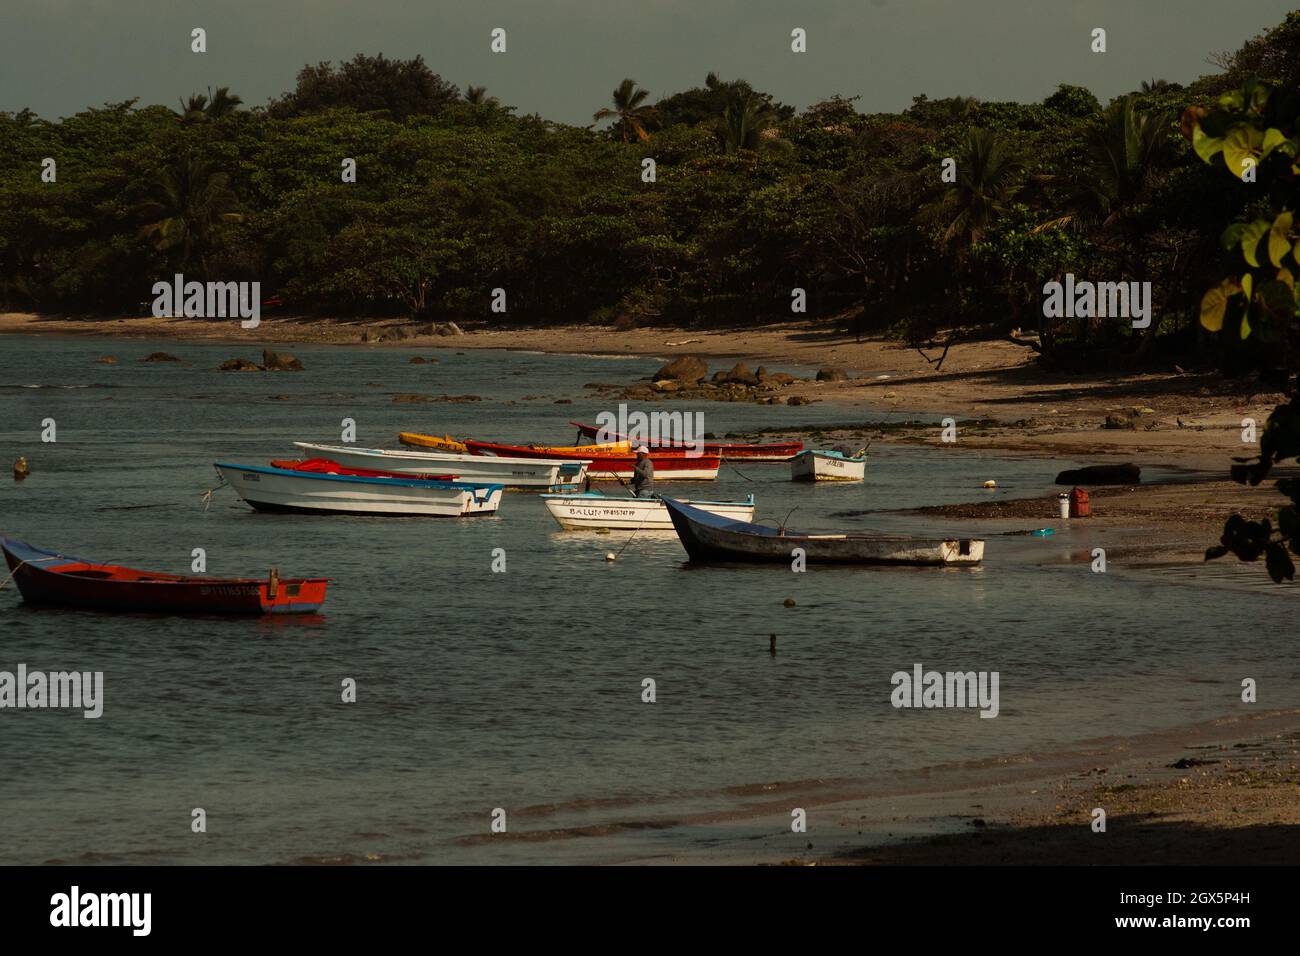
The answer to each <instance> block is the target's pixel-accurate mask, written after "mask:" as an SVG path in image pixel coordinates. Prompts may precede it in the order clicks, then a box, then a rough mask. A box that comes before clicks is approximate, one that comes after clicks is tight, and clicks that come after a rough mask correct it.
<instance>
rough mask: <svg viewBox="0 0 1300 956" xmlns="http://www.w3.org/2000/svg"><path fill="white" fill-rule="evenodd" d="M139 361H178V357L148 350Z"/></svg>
mask: <svg viewBox="0 0 1300 956" xmlns="http://www.w3.org/2000/svg"><path fill="white" fill-rule="evenodd" d="M114 361H116V359H114ZM140 361H141V362H179V361H180V359H178V358H177V357H176V356H175V355H170V354H168V353H167V352H150V353H149V354H148V355H146V356H145V357H144V358H142V359H140Z"/></svg>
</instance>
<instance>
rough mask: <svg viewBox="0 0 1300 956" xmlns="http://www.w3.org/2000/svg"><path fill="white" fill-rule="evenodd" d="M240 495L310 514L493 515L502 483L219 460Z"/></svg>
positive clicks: (266, 506)
mask: <svg viewBox="0 0 1300 956" xmlns="http://www.w3.org/2000/svg"><path fill="white" fill-rule="evenodd" d="M215 467H216V469H217V473H218V474H219V475H221V477H222V479H223V480H225V481H226V482H227V483H228V484H229V485H230V486H231V487H232V488H234V489H235V493H236V494H237V495H239V497H241V498H243V499H244V501H246V502H247V503H248V504H250V505H252V506H253V507H254V508H255V509H257V510H258V511H292V512H299V513H307V514H353V515H401V516H407V517H427V516H437V517H452V518H455V517H460V516H461V515H481V514H492V513H493V512H495V511H496V510H497V508H498V507H499V506H500V504H501V492H502V486H501V485H499V484H486V483H485V484H478V483H471V482H463V481H426V480H424V479H420V478H405V477H395V478H381V477H371V476H369V475H338V474H329V473H321V472H310V471H293V470H290V469H288V468H274V467H270V468H268V467H263V466H260V465H231V464H224V463H217V464H216V465H215Z"/></svg>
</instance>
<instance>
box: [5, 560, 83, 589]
mask: <svg viewBox="0 0 1300 956" xmlns="http://www.w3.org/2000/svg"><path fill="white" fill-rule="evenodd" d="M66 560H68V559H67V558H65V557H64V556H63V555H61V554H52V555H50V556H49V557H48V558H34V559H32V560H31V561H27V560H23V561H19V562H18V567H16V568H14V569H13V570H12V571H10V572H9V577H7V578H5V579H4V583H3V584H0V591H3V590H4V589H5V588H7V587H9V582H10V581H12V580H13V579H14V575H15V574H17V573H18V572H19V571H21V570H22V569H23V565H24V564H35V563H36V562H38V561H66Z"/></svg>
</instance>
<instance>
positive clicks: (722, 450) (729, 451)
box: [569, 422, 803, 461]
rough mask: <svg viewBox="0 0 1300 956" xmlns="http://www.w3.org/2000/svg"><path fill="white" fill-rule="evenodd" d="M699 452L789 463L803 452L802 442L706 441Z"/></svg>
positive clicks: (589, 428)
mask: <svg viewBox="0 0 1300 956" xmlns="http://www.w3.org/2000/svg"><path fill="white" fill-rule="evenodd" d="M569 424H570V425H573V426H574V427H575V428H577V429H578V432H579V434H582V435H585V436H586V437H588V438H593V439H594V438H599V437H600V436H601V429H600V428H598V427H596V426H595V425H584V424H583V423H582V422H570V423H569ZM610 437H612V438H614V439H615V440H616V441H620V442H629V441H631V439H629V438H628V437H627V436H626V435H618V434H613V435H611V436H610ZM646 445H647V447H649V448H662V449H665V450H670V449H685V448H686V444H685V443H684V442H679V441H657V442H646ZM701 450H702V451H703V452H704V453H705V454H706V455H718V456H719V457H721V458H722V460H723V461H789V460H790V458H791V457H792V456H794V455H797V454H799V452H800V451H802V450H803V442H801V441H791V442H769V443H767V444H752V443H748V442H735V443H728V442H716V441H706V442H704V443H703V446H702V448H701Z"/></svg>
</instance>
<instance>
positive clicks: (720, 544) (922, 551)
mask: <svg viewBox="0 0 1300 956" xmlns="http://www.w3.org/2000/svg"><path fill="white" fill-rule="evenodd" d="M665 504H666V505H667V507H668V512H669V516H670V517H671V519H672V522H673V528H674V530H676V532H677V537H678V538H679V539H680V541H681V543H682V547H684V548H685V549H686V553H687V554H689V555H690V557H691V560H692V561H698V562H718V561H724V562H733V561H736V562H748V563H774V564H775V563H780V564H787V565H788V564H790V563H791V562H792V561H794V560H795V559H796V558H797V557H798V555H797V554H796V553H795V549H796V548H799V549H802V550H803V559H804V560H805V561H806V562H807V563H809V564H881V565H894V564H898V565H958V566H961V565H976V564H979V563H980V562H981V561H982V560H983V558H984V542H983V541H980V540H978V539H958V538H894V537H887V536H879V535H862V534H847V533H846V534H806V533H797V532H786V533H785V534H779V533H777V531H776V529H774V528H768V527H764V526H761V525H755V524H748V523H745V522H738V521H726V520H725V519H719V518H717V517H716V516H713V515H709V514H708V513H707V512H703V511H700V510H699V509H697V508H692V507H691V506H690V505H685V504H683V503H682V502H680V501H677V500H674V499H671V498H670V499H665Z"/></svg>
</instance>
